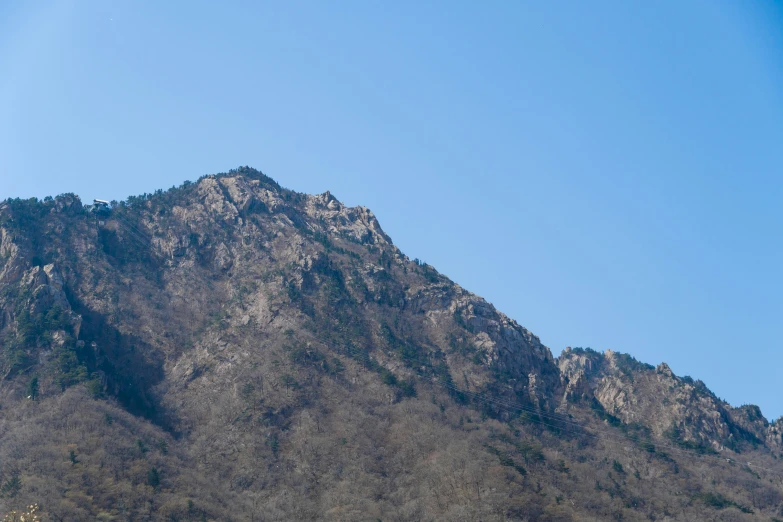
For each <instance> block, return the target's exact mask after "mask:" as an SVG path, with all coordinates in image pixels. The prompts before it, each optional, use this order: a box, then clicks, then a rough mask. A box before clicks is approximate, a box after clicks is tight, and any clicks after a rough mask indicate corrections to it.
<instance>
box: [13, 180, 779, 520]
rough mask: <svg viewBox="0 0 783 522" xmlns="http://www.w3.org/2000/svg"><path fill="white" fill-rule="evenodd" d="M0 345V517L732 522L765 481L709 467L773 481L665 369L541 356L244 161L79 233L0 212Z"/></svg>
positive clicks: (347, 217)
mask: <svg viewBox="0 0 783 522" xmlns="http://www.w3.org/2000/svg"><path fill="white" fill-rule="evenodd" d="M0 342H2V349H0V370H2V373H1V374H0V377H2V380H0V403H1V404H2V408H0V512H3V510H5V509H6V508H8V509H10V508H12V507H16V505H17V504H14V503H13V502H15V501H16V500H15V499H19V500H24V502H25V503H32V502H41V503H42V506H43V509H44V511H45V512H46V514H47V516H49V518H51V519H52V520H95V519H106V520H109V519H114V520H191V519H193V520H199V519H200V520H229V519H231V520H251V519H255V520H314V519H325V520H367V519H382V520H387V519H388V520H431V519H434V520H606V519H608V518H612V519H624V520H653V519H659V520H667V519H668V520H705V519H712V518H715V519H719V520H723V519H725V520H744V519H746V518H747V519H750V518H749V517H751V515H750V513H749V512H745V511H743V509H745V508H747V510H748V511H749V510H750V508H749V507H748V506H751V507H752V509H753V510H756V511H757V512H758V513H764V514H765V515H769V516H773V515H775V514H778V515H779V514H780V513H779V511H780V509H779V507H778V506H779V505H780V506H783V493H782V492H783V489H781V488H779V487H778V485H775V486H774V487H773V486H770V485H768V483H769V479H770V476H767V475H764V476H763V477H762V476H761V475H760V474H759V477H758V478H756V476H755V475H752V474H749V473H746V474H745V475H747V476H745V475H743V477H744V478H743V479H739V478H736V476H734V475H731V474H725V473H724V471H725V470H724V469H723V468H721V467H720V466H722V465H731V466H735V465H736V464H735V461H736V462H739V460H738V459H740V457H739V456H738V455H739V453H742V456H741V458H742V459H743V461H744V460H745V459H747V460H754V462H763V463H764V465H765V466H766V467H767V468H768V467H770V466H775V465H776V457H775V456H776V455H777V454H779V453H780V451H781V446H783V440H781V438H782V437H783V435H782V434H783V427H782V425H781V421H777V422H774V423H772V424H769V423H768V422H767V421H766V419H764V418H763V416H762V415H761V414H760V412H759V411H758V408H755V407H753V406H743V407H740V408H733V407H731V406H729V405H728V404H726V403H724V402H723V401H720V400H719V399H717V398H716V397H715V396H714V395H713V394H712V393H711V392H710V391H709V390H707V389H706V387H704V385H703V384H702V383H701V382H699V381H693V380H691V379H686V378H680V377H677V376H676V375H674V373H673V372H672V371H671V369H669V367H668V366H666V364H661V365H659V366H658V367H657V368H654V367H652V366H650V365H645V364H642V363H639V362H637V361H635V360H634V359H633V358H631V357H630V356H628V355H624V354H619V353H614V352H611V351H607V352H605V353H603V354H602V353H598V352H595V351H592V350H589V349H587V350H583V349H573V350H571V349H568V350H566V351H565V352H564V353H563V354H562V355H561V356H560V357H558V358H554V357H553V356H552V353H551V352H550V350H549V349H548V348H547V347H546V346H544V345H543V344H542V343H541V341H540V340H539V338H538V337H536V336H535V335H533V334H532V333H531V332H529V331H528V330H526V329H525V328H523V327H522V326H520V325H519V324H518V323H517V322H516V321H514V320H513V319H510V318H509V317H507V316H505V315H504V314H503V313H501V312H499V311H498V310H496V309H495V308H494V307H493V306H492V305H491V304H490V303H488V302H487V301H485V300H484V299H482V298H481V297H479V296H477V295H475V294H472V293H470V292H469V291H467V290H465V289H463V288H461V287H460V286H459V285H457V284H455V283H454V282H452V281H450V280H448V278H446V277H444V276H442V275H441V274H439V273H438V272H437V271H436V270H435V269H434V268H433V267H431V266H429V265H426V264H424V263H421V262H417V261H411V259H409V258H408V256H406V255H405V254H404V253H402V252H401V251H400V250H399V249H398V248H397V247H396V246H395V245H394V244H393V243H392V240H391V238H389V237H388V236H387V235H386V234H385V233H384V231H383V230H382V228H381V226H380V224H379V223H378V220H377V219H376V218H375V216H374V215H373V213H372V212H371V211H370V210H369V209H367V208H364V207H347V206H345V205H343V204H342V203H340V202H339V201H338V200H337V199H336V198H335V197H334V196H333V195H332V194H330V193H329V192H326V193H324V194H320V195H313V196H311V195H305V194H298V193H295V192H292V191H289V190H286V189H283V188H281V187H280V186H279V185H278V184H277V183H276V182H274V181H273V180H271V179H270V178H268V177H266V176H264V175H263V174H261V173H260V172H258V171H255V170H253V169H249V168H243V169H238V170H236V171H232V172H230V173H228V174H222V175H213V176H205V177H203V178H201V179H200V180H199V181H198V182H196V183H186V184H185V185H183V186H182V187H180V188H178V189H174V190H171V191H168V192H165V193H163V192H158V193H156V194H154V195H148V196H145V197H138V198H129V199H128V201H127V202H124V203H123V204H122V205H119V206H116V207H114V208H113V209H112V211H111V213H110V215H108V216H104V217H101V219H100V220H99V219H97V218H96V216H95V215H94V214H92V213H91V210H90V209H89V207H83V206H82V204H81V202H80V201H79V199H78V198H77V197H76V196H73V195H64V196H61V197H58V198H55V199H51V200H46V201H44V202H31V201H21V200H9V201H8V202H5V203H2V204H0ZM610 430H614V431H611V432H610ZM623 437H625V438H623ZM618 438H623V439H622V444H623V445H622V449H621V450H618V449H617V444H616V441H617V439H618ZM612 444H614V445H612ZM656 447H657V448H658V449H657V450H656ZM670 447H671V448H675V450H669V449H668V448H670ZM661 448H666V449H667V452H668V453H667V452H665V451H660V450H661ZM63 452H64V453H63ZM712 452H717V453H719V454H720V456H721V459H713V460H715V462H710V463H705V462H704V461H703V460H700V459H701V458H702V456H704V455H708V456H709V455H711V454H712ZM705 458H706V457H705ZM726 458H728V459H729V461H730V462H729V464H727V463H726ZM49 469H56V473H54V474H50V473H48V470H49ZM749 469H750V468H749ZM19 470H23V471H19ZM153 470H154V471H153ZM705 470H707V471H705ZM752 471H753V473H757V471H755V468H754V469H753V470H752ZM705 473H709V474H710V477H711V478H710V481H711V482H710V481H706V479H703V478H700V477H701V476H703V475H705ZM732 473H733V471H732ZM759 473H760V472H759ZM15 474H16V475H15ZM15 476H17V477H21V479H20V482H19V483H20V484H22V486H19V487H18V488H17V485H18V484H17V482H15V481H14V480H12V479H13V477H15ZM726 476H728V477H730V478H725V477H726ZM660 479H664V480H660ZM743 480H746V481H751V482H747V483H746V482H743ZM9 481H10V482H9ZM9 484H10V485H9ZM716 488H717V489H716ZM17 489H18V490H17ZM713 490H714V491H713ZM749 491H752V492H753V494H752V495H750V496H749V494H748V493H747V492H749ZM9 492H11V493H13V495H16V496H9V495H10V493H9ZM707 492H710V494H713V493H714V495H719V496H709V495H707V496H705V495H706V494H707ZM42 495H43V496H44V497H46V500H47V503H46V505H43V499H42V498H41V496H42ZM700 495H701V496H700ZM50 499H51V500H50ZM661 499H663V500H661ZM716 499H717V500H716ZM729 499H735V500H729ZM710 503H712V504H710ZM716 505H718V506H719V508H716V507H715V506H716ZM673 506H676V509H675V507H673ZM705 506H706V507H705ZM710 506H712V507H710ZM705 509H707V510H713V511H714V510H715V509H720V510H721V511H718V513H719V515H718V516H717V517H716V516H713V515H714V513H713V512H712V511H710V513H711V514H710V516H709V517H706V516H704V510H705ZM666 513H668V514H666ZM662 514H663V515H662ZM722 514H726V517H725V518H720V517H722V516H723V515H722ZM781 516H783V515H781ZM111 517H114V518H111ZM667 517H668V518H667ZM732 517H733V518H732Z"/></svg>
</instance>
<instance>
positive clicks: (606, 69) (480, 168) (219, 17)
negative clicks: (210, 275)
mask: <svg viewBox="0 0 783 522" xmlns="http://www.w3.org/2000/svg"><path fill="white" fill-rule="evenodd" d="M781 57H783V7H781V4H780V3H777V4H776V3H773V2H763V1H760V2H730V1H728V0H727V1H723V2H713V1H698V0H694V1H690V2H677V1H663V2H654V3H653V2H601V1H592V2H554V3H553V2H533V1H529V2H528V1H518V2H517V1H515V2H457V1H449V2H445V1H444V2H438V1H430V2H408V1H401V2H386V3H380V2H293V1H292V2H255V1H254V2H239V1H235V2H220V3H219V2H211V1H173V0H172V1H168V2H152V1H135V0H134V1H131V0H111V1H103V0H101V1H98V0H94V1H91V0H83V1H76V0H73V1H54V0H53V1H46V0H42V1H39V2H28V1H21V0H9V1H6V2H2V3H0V198H6V197H10V196H21V197H30V196H38V197H43V196H45V195H49V194H57V193H61V192H76V193H78V194H80V195H81V196H82V198H83V199H84V200H90V199H92V198H94V197H100V198H106V199H123V198H124V197H126V196H127V195H130V194H139V193H142V192H151V191H153V190H154V189H156V188H168V187H170V186H172V185H175V184H177V185H178V184H180V183H181V182H182V181H184V180H185V179H191V180H193V179H195V178H197V177H198V176H200V175H202V174H206V173H213V172H221V171H226V170H228V169H230V168H232V167H236V166H239V165H250V166H253V167H256V168H258V169H260V170H263V171H264V172H265V173H267V174H269V175H271V176H272V177H274V178H275V179H276V180H277V181H279V182H280V183H281V184H282V185H284V186H287V187H289V188H293V189H295V190H299V191H302V192H309V193H319V192H323V191H325V190H330V191H332V193H334V194H335V195H336V196H337V197H338V198H340V199H341V200H342V201H344V202H346V203H348V204H350V205H359V204H361V205H366V206H368V207H370V208H371V209H373V211H374V212H375V213H376V215H377V216H378V217H379V219H380V220H381V224H382V225H383V227H384V229H385V230H386V231H387V232H388V233H389V234H390V235H391V236H392V238H393V239H394V240H395V242H396V244H397V245H398V246H399V247H400V248H401V249H402V250H403V251H404V252H405V253H407V254H408V255H410V256H411V257H418V258H421V259H423V260H425V261H427V262H429V263H431V264H433V265H434V266H436V267H437V268H438V269H439V270H440V271H442V272H443V273H445V274H446V275H448V276H449V277H451V278H452V279H453V280H455V281H456V282H458V283H459V284H461V285H462V286H464V287H465V288H467V289H469V290H472V291H474V292H476V293H478V294H480V295H482V296H484V297H485V298H487V299H488V300H489V301H491V302H492V303H494V304H495V305H496V306H497V307H498V308H499V309H501V310H502V311H504V312H506V313H507V314H508V315H510V316H511V317H513V318H515V319H517V320H518V321H519V322H520V323H521V324H523V325H525V326H526V327H528V328H529V329H530V330H532V331H533V332H535V333H536V334H538V335H539V336H540V337H541V339H542V340H543V342H544V343H546V344H547V345H548V346H550V347H551V348H552V350H553V352H554V353H555V355H557V354H559V353H560V351H561V350H562V349H563V348H564V347H565V346H569V345H570V346H590V347H592V348H594V349H597V350H605V349H608V348H610V349H613V350H616V351H623V352H628V353H630V354H632V355H634V356H635V357H637V358H638V359H640V360H642V361H645V362H649V363H653V364H657V363H659V362H661V361H666V362H668V363H669V364H670V365H671V366H672V368H673V369H674V371H675V372H677V373H678V374H680V375H683V374H689V375H692V376H693V377H694V378H700V379H702V380H704V381H705V383H706V384H707V385H708V386H709V387H710V388H711V389H712V390H714V391H715V392H716V394H718V395H719V396H720V397H722V398H724V399H726V400H728V401H729V402H731V403H732V404H735V405H739V404H743V403H755V404H758V405H760V406H761V408H762V411H763V412H764V414H765V415H766V416H767V417H769V418H773V417H777V416H780V415H782V414H783V394H781V393H780V391H779V388H778V386H779V382H780V381H779V378H778V376H779V372H780V368H781V367H783V350H781V348H782V346H781V334H783V332H782V331H781V330H783V298H782V297H781V296H783V239H781V232H782V231H783V205H781V202H783V59H781Z"/></svg>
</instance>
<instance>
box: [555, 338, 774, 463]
mask: <svg viewBox="0 0 783 522" xmlns="http://www.w3.org/2000/svg"><path fill="white" fill-rule="evenodd" d="M558 366H559V368H560V375H561V379H562V382H563V385H564V387H565V391H564V396H563V399H564V401H568V400H575V399H577V400H578V399H581V398H587V399H595V400H596V401H597V402H598V404H600V406H601V408H603V409H604V410H605V411H606V412H608V413H610V414H611V415H614V416H616V417H618V418H620V419H621V420H622V421H623V422H625V423H636V424H640V425H643V426H646V427H647V428H649V429H651V430H652V432H653V433H654V434H655V435H657V436H659V437H663V436H669V437H674V438H676V439H677V440H680V441H685V442H692V443H694V444H699V445H706V446H707V447H710V448H712V449H714V450H717V451H721V450H724V449H725V448H726V447H727V446H728V447H731V448H736V447H737V446H738V445H739V444H741V443H742V442H745V441H751V442H753V443H759V442H761V441H764V440H767V439H768V438H769V437H770V436H771V435H770V434H769V433H768V431H769V430H770V429H772V428H771V427H770V426H769V425H768V423H767V421H766V420H765V419H764V417H763V416H762V415H761V413H760V412H759V411H758V408H757V407H754V406H743V407H741V408H733V407H731V406H730V405H729V404H727V403H725V402H724V401H721V400H719V399H718V398H717V397H715V395H714V394H713V393H712V392H710V391H709V390H708V389H707V388H706V386H704V384H703V383H702V382H701V381H695V382H694V381H693V380H691V379H682V378H679V377H677V376H676V375H674V373H673V372H672V371H671V369H670V368H669V366H668V365H667V364H666V363H661V364H660V365H659V366H658V367H657V368H653V367H652V366H650V365H646V364H642V363H639V362H638V361H636V360H634V359H633V358H631V357H630V356H628V355H625V354H617V353H615V352H613V351H611V350H607V351H606V352H605V353H603V354H600V353H598V352H595V351H592V350H581V349H579V350H572V349H567V350H565V351H564V352H563V354H562V355H561V356H560V358H559V359H558Z"/></svg>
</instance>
